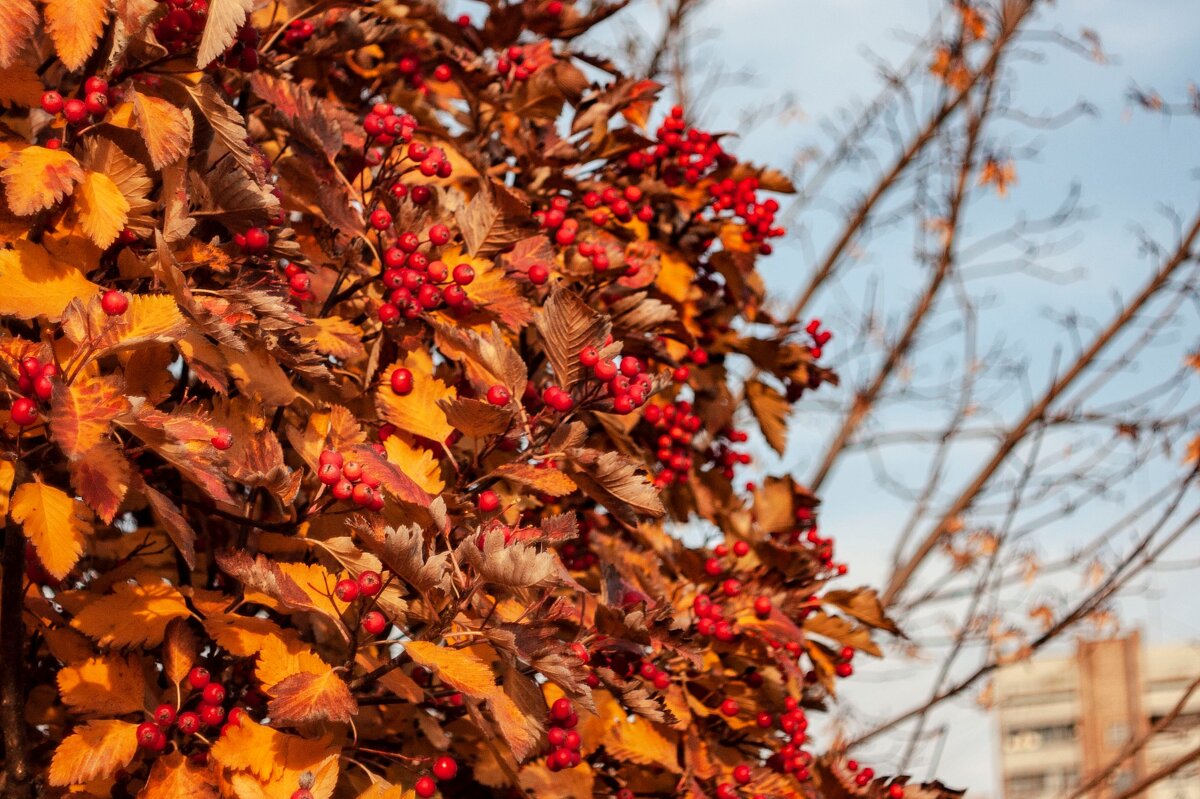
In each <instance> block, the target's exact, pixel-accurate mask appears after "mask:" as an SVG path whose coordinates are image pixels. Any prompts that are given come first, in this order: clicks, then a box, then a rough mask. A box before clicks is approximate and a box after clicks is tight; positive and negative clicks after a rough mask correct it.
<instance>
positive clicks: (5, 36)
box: [0, 0, 38, 68]
mask: <svg viewBox="0 0 1200 799" xmlns="http://www.w3.org/2000/svg"><path fill="white" fill-rule="evenodd" d="M37 23H38V12H37V6H35V5H34V4H33V0H8V1H7V2H4V3H0V67H4V68H7V67H9V66H11V65H12V63H13V62H14V61H16V58H17V55H19V54H20V52H21V51H22V50H24V49H25V47H26V46H28V45H29V43H30V41H31V40H32V38H33V37H32V34H33V31H34V28H35V27H36V26H37Z"/></svg>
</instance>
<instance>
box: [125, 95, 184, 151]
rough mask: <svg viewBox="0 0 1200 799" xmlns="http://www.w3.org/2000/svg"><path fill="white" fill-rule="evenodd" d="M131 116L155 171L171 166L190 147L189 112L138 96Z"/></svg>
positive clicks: (145, 96)
mask: <svg viewBox="0 0 1200 799" xmlns="http://www.w3.org/2000/svg"><path fill="white" fill-rule="evenodd" d="M132 100H133V114H134V120H135V121H136V122H137V126H138V130H140V131H141V132H142V138H143V139H144V140H145V142H146V149H147V150H148V151H149V152H150V163H151V164H153V165H154V168H155V169H162V168H163V167H165V166H167V165H169V164H173V163H175V162H176V161H178V160H179V159H180V158H182V157H183V156H184V155H186V154H187V152H188V150H189V149H190V148H191V146H192V124H193V123H192V112H191V111H190V110H189V109H187V108H180V107H179V106H177V105H175V104H174V103H172V102H170V101H168V100H163V99H162V98H160V97H152V96H150V95H148V94H142V93H141V92H137V93H135V94H134V95H133V98H132Z"/></svg>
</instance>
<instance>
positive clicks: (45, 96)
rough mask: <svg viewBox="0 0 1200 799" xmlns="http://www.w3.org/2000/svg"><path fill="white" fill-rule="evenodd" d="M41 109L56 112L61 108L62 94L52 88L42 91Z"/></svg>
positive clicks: (49, 112) (48, 112)
mask: <svg viewBox="0 0 1200 799" xmlns="http://www.w3.org/2000/svg"><path fill="white" fill-rule="evenodd" d="M42 110H43V111H45V112H46V113H47V114H57V113H58V112H59V111H61V110H63V96H62V95H61V94H59V93H58V92H56V91H54V90H50V91H46V92H42Z"/></svg>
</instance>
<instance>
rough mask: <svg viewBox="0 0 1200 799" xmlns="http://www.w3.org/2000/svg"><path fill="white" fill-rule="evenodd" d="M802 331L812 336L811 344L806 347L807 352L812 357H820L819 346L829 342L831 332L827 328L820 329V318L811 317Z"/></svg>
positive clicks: (831, 335) (831, 336)
mask: <svg viewBox="0 0 1200 799" xmlns="http://www.w3.org/2000/svg"><path fill="white" fill-rule="evenodd" d="M804 332H806V333H808V335H809V336H811V337H812V342H813V343H812V346H810V347H809V348H808V352H809V354H810V355H812V357H814V358H820V357H821V348H822V347H824V346H825V345H826V344H828V343H829V339H831V338H833V333H830V332H829V331H828V330H822V329H821V320H820V319H812V320H810V321H809V323H808V325H807V326H806V327H805V328H804Z"/></svg>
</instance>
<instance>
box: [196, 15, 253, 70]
mask: <svg viewBox="0 0 1200 799" xmlns="http://www.w3.org/2000/svg"><path fill="white" fill-rule="evenodd" d="M253 9H254V0H209V3H208V21H207V23H205V25H204V33H203V35H201V37H200V47H199V49H198V50H197V51H196V66H197V67H199V68H200V69H204V68H205V67H206V66H208V65H209V64H211V63H212V62H213V61H214V60H215V59H216V58H217V57H218V56H219V55H221V53H223V52H225V50H227V49H228V48H229V46H230V45H231V44H233V40H234V38H235V37H236V36H237V32H238V28H240V27H241V26H242V23H244V22H245V21H246V16H247V15H248V14H249V13H250V12H251V11H252V10H253Z"/></svg>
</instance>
